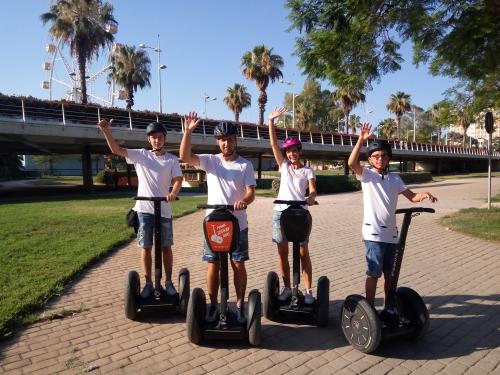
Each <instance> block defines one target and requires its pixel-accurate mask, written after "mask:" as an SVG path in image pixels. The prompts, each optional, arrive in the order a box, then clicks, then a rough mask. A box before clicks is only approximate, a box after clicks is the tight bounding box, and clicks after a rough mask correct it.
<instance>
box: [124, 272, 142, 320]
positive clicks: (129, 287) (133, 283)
mask: <svg viewBox="0 0 500 375" xmlns="http://www.w3.org/2000/svg"><path fill="white" fill-rule="evenodd" d="M140 293H141V281H140V279H139V274H138V273H137V272H136V271H130V272H129V273H128V275H127V278H126V280H125V296H124V297H125V298H124V299H125V303H124V307H125V316H126V317H127V319H131V320H135V319H137V310H138V308H139V295H140Z"/></svg>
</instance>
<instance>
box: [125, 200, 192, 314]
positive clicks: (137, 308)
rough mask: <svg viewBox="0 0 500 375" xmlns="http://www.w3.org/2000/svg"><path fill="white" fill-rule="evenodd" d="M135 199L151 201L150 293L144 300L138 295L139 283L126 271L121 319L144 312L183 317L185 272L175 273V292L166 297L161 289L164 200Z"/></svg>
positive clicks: (186, 292)
mask: <svg viewBox="0 0 500 375" xmlns="http://www.w3.org/2000/svg"><path fill="white" fill-rule="evenodd" d="M135 199H136V200H143V201H153V202H154V228H155V233H154V244H155V251H154V291H153V293H152V294H151V295H150V296H149V297H147V298H143V297H142V296H141V282H140V278H139V274H138V273H137V272H136V271H129V273H128V275H127V279H126V281H125V316H126V317H127V318H128V319H132V320H136V319H137V318H138V314H139V312H141V313H142V312H145V311H148V310H167V311H177V312H179V313H180V314H182V315H186V311H187V306H188V301H189V271H188V269H187V268H181V270H180V271H179V285H178V287H179V289H178V290H179V291H178V292H177V293H176V294H174V295H173V296H169V295H168V294H167V292H166V291H165V289H163V287H162V286H161V278H162V267H163V265H162V251H161V223H160V220H161V202H162V201H164V200H166V199H165V197H136V198H135Z"/></svg>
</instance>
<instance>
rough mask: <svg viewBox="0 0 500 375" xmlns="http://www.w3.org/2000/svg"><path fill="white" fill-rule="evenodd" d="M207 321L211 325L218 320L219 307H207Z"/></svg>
mask: <svg viewBox="0 0 500 375" xmlns="http://www.w3.org/2000/svg"><path fill="white" fill-rule="evenodd" d="M205 320H206V321H207V322H209V323H213V322H215V321H216V320H217V305H212V304H210V305H208V306H207V314H206V316H205Z"/></svg>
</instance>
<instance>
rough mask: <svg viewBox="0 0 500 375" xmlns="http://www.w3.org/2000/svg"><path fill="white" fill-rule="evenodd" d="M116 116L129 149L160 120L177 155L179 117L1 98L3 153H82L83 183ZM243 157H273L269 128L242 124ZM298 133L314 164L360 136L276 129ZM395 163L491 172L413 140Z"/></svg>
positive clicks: (204, 130) (198, 139)
mask: <svg viewBox="0 0 500 375" xmlns="http://www.w3.org/2000/svg"><path fill="white" fill-rule="evenodd" d="M101 118H107V119H109V118H113V119H114V123H113V129H112V133H113V135H114V136H115V138H116V139H117V140H118V141H119V142H120V143H121V144H124V145H126V147H129V148H140V147H145V145H146V135H145V130H144V129H145V128H146V126H147V124H148V123H150V122H151V121H158V120H159V121H162V122H163V123H164V124H165V125H166V126H167V129H168V137H167V148H168V149H169V151H171V152H174V153H177V151H178V148H179V144H180V141H181V138H182V133H183V124H182V122H183V120H182V117H181V116H180V115H177V114H170V115H165V114H159V113H156V112H136V111H126V110H123V109H117V108H102V107H99V106H95V105H80V104H74V103H67V102H56V101H51V102H49V101H42V100H36V99H21V98H16V97H0V153H17V154H51V153H54V154H82V155H83V156H84V157H83V158H82V160H83V170H84V180H85V174H86V173H85V170H86V169H88V165H90V155H91V154H106V153H109V149H108V147H107V145H106V143H105V140H104V137H103V136H102V134H101V131H100V129H99V128H98V127H97V122H98V121H99V119H101ZM217 122H218V121H217V120H203V122H202V124H201V125H200V126H199V127H198V128H197V129H196V131H195V134H194V135H193V140H192V144H193V149H194V151H195V152H197V153H200V152H216V151H217V148H216V145H215V141H214V138H213V136H212V134H213V128H214V126H215V125H216V124H217ZM237 126H238V128H239V134H238V144H239V149H240V152H241V154H243V155H244V156H246V157H249V158H256V159H257V160H258V161H259V162H258V164H259V170H260V161H261V160H262V158H266V157H269V158H270V157H272V153H271V149H270V145H269V132H268V129H267V126H257V125H255V124H251V123H238V124H237ZM291 135H295V136H297V137H299V138H300V139H301V140H302V142H303V149H304V157H305V158H307V159H316V160H321V159H323V160H344V162H346V160H347V157H348V155H349V154H350V152H351V150H352V147H353V145H354V144H355V143H356V141H357V136H356V135H352V134H339V133H328V132H320V131H298V130H296V129H277V136H278V138H279V139H280V140H283V139H285V138H286V137H288V136H291ZM391 144H392V147H393V154H394V160H397V161H400V164H401V170H415V169H417V170H418V169H422V170H431V171H434V172H436V173H441V172H447V171H449V170H450V171H452V170H454V171H457V170H459V171H466V170H475V171H478V170H481V171H485V170H486V168H487V161H488V152H487V149H484V148H464V147H460V146H445V145H436V144H426V143H415V142H398V141H391ZM492 161H493V170H498V169H500V153H498V152H496V153H493V155H492Z"/></svg>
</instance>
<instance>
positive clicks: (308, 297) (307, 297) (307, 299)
mask: <svg viewBox="0 0 500 375" xmlns="http://www.w3.org/2000/svg"><path fill="white" fill-rule="evenodd" d="M304 303H305V304H306V305H312V304H313V303H314V297H313V295H312V290H311V289H309V290H306V291H305V292H304Z"/></svg>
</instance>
